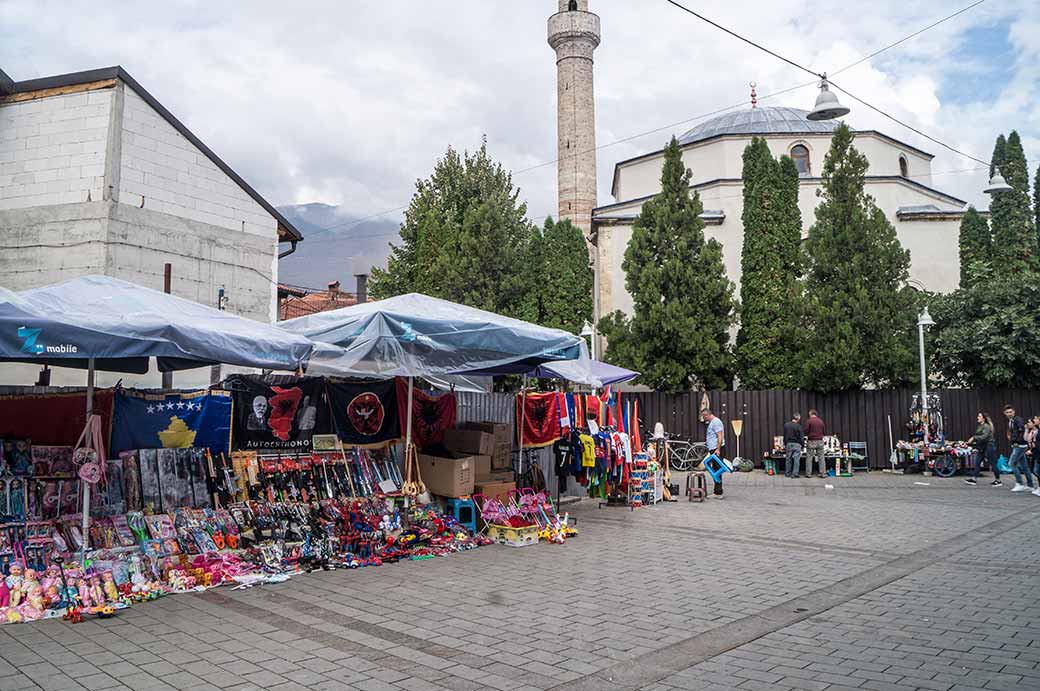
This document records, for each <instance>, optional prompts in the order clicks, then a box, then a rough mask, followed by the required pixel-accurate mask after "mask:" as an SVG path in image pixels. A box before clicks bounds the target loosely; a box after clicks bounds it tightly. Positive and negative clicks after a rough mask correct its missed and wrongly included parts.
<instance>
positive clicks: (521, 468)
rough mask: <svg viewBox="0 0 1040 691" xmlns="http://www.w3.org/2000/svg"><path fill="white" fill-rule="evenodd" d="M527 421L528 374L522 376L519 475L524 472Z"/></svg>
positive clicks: (517, 472)
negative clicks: (525, 427) (525, 426)
mask: <svg viewBox="0 0 1040 691" xmlns="http://www.w3.org/2000/svg"><path fill="white" fill-rule="evenodd" d="M526 421H527V375H526V374H524V375H522V377H521V378H520V456H519V460H517V471H516V474H517V475H523V474H524V423H526Z"/></svg>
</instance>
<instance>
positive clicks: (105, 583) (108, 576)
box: [101, 571, 119, 602]
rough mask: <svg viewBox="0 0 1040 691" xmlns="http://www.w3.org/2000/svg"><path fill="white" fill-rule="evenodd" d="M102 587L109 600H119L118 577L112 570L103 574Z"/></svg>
mask: <svg viewBox="0 0 1040 691" xmlns="http://www.w3.org/2000/svg"><path fill="white" fill-rule="evenodd" d="M101 587H102V589H103V590H104V591H105V599H106V600H107V601H108V602H119V589H118V588H116V578H115V576H114V575H112V572H111V571H106V572H105V573H103V574H101Z"/></svg>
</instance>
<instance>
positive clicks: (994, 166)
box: [989, 134, 1007, 177]
mask: <svg viewBox="0 0 1040 691" xmlns="http://www.w3.org/2000/svg"><path fill="white" fill-rule="evenodd" d="M1005 147H1007V139H1005V138H1004V135H1002V134H1001V135H999V136H997V141H996V143H995V144H994V145H993V155H992V156H990V159H989V176H990V177H993V174H994V173H996V172H997V170H998V169H999V170H1000V171H1001V175H1003V174H1004V172H1003V168H1004V160H1005V157H1006V154H1005V152H1004V150H1005Z"/></svg>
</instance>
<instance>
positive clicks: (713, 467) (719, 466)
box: [704, 453, 733, 482]
mask: <svg viewBox="0 0 1040 691" xmlns="http://www.w3.org/2000/svg"><path fill="white" fill-rule="evenodd" d="M704 469H705V470H707V471H708V474H709V475H711V479H712V480H714V481H715V482H718V481H719V479H720V478H721V477H722V475H723V474H724V473H732V472H733V469H732V468H730V467H729V465H728V464H727V463H726V462H725V461H724V460H722V459H721V458H719V457H718V456H716V455H715V454H714V453H712V454H709V455H708V457H707V458H705V459H704Z"/></svg>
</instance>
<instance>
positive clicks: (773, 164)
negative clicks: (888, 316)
mask: <svg viewBox="0 0 1040 691" xmlns="http://www.w3.org/2000/svg"><path fill="white" fill-rule="evenodd" d="M743 180H744V212H743V215H742V217H741V218H742V221H743V225H744V244H743V247H742V250H741V257H740V267H741V283H740V305H741V308H740V332H739V333H738V334H737V344H736V351H735V355H736V365H737V373H738V374H739V376H740V383H741V386H743V387H744V388H748V389H789V388H794V387H795V386H797V384H798V382H799V373H798V369H799V363H798V359H797V357H794V356H793V354H794V353H796V352H797V350H798V346H799V344H800V342H801V335H800V333H799V318H798V310H799V309H800V304H801V284H800V281H799V278H800V275H801V271H802V265H803V264H804V261H803V255H802V249H801V242H802V216H801V212H800V211H799V210H798V169H797V168H796V167H795V164H794V161H792V160H791V159H790V158H788V157H787V156H784V157H782V158H781V159H780V160H779V161H777V160H776V159H775V158H773V155H772V154H771V153H770V151H769V146H768V145H767V144H766V140H765V139H763V138H761V137H754V138H752V140H751V143H750V144H748V146H747V148H745V149H744V170H743Z"/></svg>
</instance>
